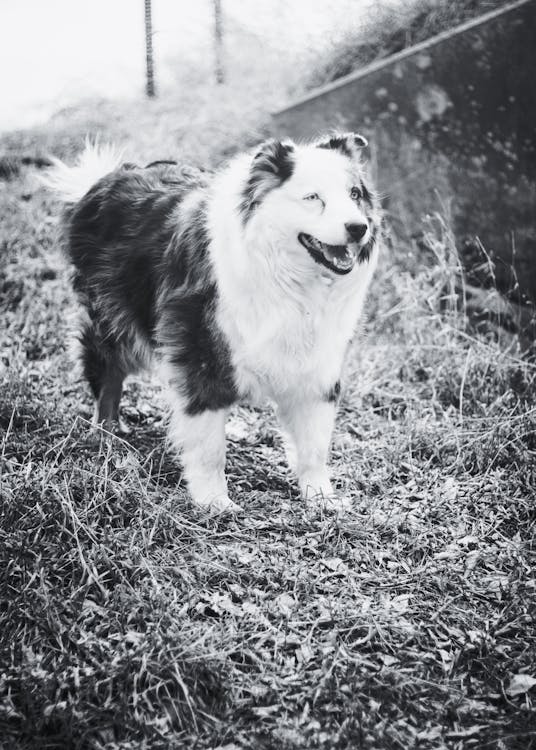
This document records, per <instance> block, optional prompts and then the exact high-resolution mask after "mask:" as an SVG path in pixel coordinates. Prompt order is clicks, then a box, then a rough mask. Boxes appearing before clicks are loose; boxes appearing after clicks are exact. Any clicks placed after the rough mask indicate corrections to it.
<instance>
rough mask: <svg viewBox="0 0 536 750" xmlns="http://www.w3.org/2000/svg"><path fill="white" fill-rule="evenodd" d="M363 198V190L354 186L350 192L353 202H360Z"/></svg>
mask: <svg viewBox="0 0 536 750" xmlns="http://www.w3.org/2000/svg"><path fill="white" fill-rule="evenodd" d="M362 197H363V194H362V193H361V190H360V189H359V188H358V187H355V186H354V187H353V188H352V189H351V190H350V198H351V199H352V200H353V201H360V200H361V198H362Z"/></svg>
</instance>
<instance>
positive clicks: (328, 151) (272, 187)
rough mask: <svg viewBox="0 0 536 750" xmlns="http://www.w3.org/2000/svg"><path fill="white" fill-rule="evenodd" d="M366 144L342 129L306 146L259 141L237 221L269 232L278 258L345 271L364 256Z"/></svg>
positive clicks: (369, 223) (370, 234)
mask: <svg viewBox="0 0 536 750" xmlns="http://www.w3.org/2000/svg"><path fill="white" fill-rule="evenodd" d="M366 145H367V142H366V140H365V139H364V138H363V137H362V136H359V135H355V134H353V133H347V134H344V135H337V136H332V137H328V138H325V139H323V140H321V141H319V142H317V143H316V144H313V145H307V146H298V145H295V144H293V143H291V142H283V143H280V142H278V141H268V142H267V143H265V144H263V145H262V146H261V147H260V149H259V150H258V152H257V153H256V155H255V156H254V159H253V162H252V165H251V170H250V174H249V180H248V184H247V189H246V191H245V193H244V198H245V202H244V204H243V211H244V214H245V221H247V222H249V221H251V222H252V223H253V222H254V225H255V226H254V231H256V232H263V233H265V232H268V233H269V236H270V238H271V240H272V243H273V246H274V247H276V248H279V250H280V251H281V252H284V253H285V256H286V257H285V259H284V260H285V263H287V264H288V263H289V262H290V263H292V264H293V265H294V266H295V267H296V269H297V270H303V271H306V270H310V269H311V268H314V269H315V270H321V271H324V272H325V270H326V269H327V270H328V271H329V272H331V274H334V275H346V274H348V273H350V272H351V271H352V270H353V269H354V267H355V266H356V264H358V263H360V262H364V261H366V260H368V257H369V255H370V252H371V249H372V245H373V243H374V238H375V234H376V228H377V227H376V225H377V222H378V216H379V214H378V207H377V206H376V205H375V203H376V201H375V198H374V197H373V194H372V192H371V190H370V189H369V188H367V186H366V185H365V175H364V173H363V168H362V164H361V159H360V151H361V149H362V148H363V147H365V146H366Z"/></svg>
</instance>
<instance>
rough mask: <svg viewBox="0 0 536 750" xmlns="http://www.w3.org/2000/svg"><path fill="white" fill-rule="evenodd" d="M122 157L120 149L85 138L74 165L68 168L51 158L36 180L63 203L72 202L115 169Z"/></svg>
mask: <svg viewBox="0 0 536 750" xmlns="http://www.w3.org/2000/svg"><path fill="white" fill-rule="evenodd" d="M122 160H123V153H122V151H121V150H120V149H117V148H116V147H115V146H112V145H110V144H99V143H98V142H97V141H95V142H91V141H90V140H89V139H88V138H86V146H85V149H84V150H83V151H82V152H81V153H80V154H79V155H78V159H77V161H76V164H75V165H74V166H72V167H69V166H68V165H67V164H65V163H64V162H62V161H61V160H60V159H56V158H55V157H51V161H52V167H51V168H50V169H48V170H47V171H46V173H45V174H44V175H43V176H42V177H41V178H40V179H41V182H42V183H43V184H44V185H46V186H47V187H48V188H50V189H51V190H54V191H55V192H56V193H57V194H58V195H59V197H60V198H61V200H63V201H64V202H65V203H76V202H77V201H79V200H80V198H82V197H83V196H84V195H85V194H86V193H87V191H88V190H89V189H90V188H91V187H92V186H93V185H94V184H95V183H96V182H97V181H98V180H100V179H101V177H104V176H105V175H107V174H109V172H113V170H114V169H117V167H118V166H119V165H120V164H121V162H122Z"/></svg>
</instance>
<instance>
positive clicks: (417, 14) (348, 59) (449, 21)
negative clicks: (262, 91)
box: [304, 0, 511, 88]
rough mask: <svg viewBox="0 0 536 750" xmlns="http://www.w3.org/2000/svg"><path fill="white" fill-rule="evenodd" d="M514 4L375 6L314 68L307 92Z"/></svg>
mask: <svg viewBox="0 0 536 750" xmlns="http://www.w3.org/2000/svg"><path fill="white" fill-rule="evenodd" d="M509 2H511V0H450V1H449V2H448V3H447V2H444V0H409V1H408V0H405V1H404V2H399V3H398V4H393V3H391V2H389V3H385V4H384V3H382V2H381V0H380V2H376V3H372V4H371V5H370V8H369V12H368V13H367V15H366V16H365V17H364V18H363V20H362V21H361V23H359V25H356V24H350V26H349V28H348V29H347V30H345V31H344V32H343V33H342V35H341V36H340V38H339V39H338V40H337V43H336V44H335V45H334V46H332V48H331V50H330V51H329V53H328V54H327V55H325V56H324V57H322V58H321V59H320V62H317V64H316V65H313V69H312V71H310V72H308V73H307V76H306V78H305V79H304V86H305V88H314V87H316V86H322V85H323V84H325V83H329V82H330V81H334V80H336V79H337V78H340V77H341V76H345V75H347V74H348V73H352V72H353V71H354V70H358V69H359V68H362V67H364V66H365V65H368V64H369V63H372V62H375V61H376V60H381V59H382V58H385V57H388V56H389V55H393V54H395V53H396V52H401V51H402V50H404V49H407V48H408V47H411V46H412V45H414V44H418V43H419V42H423V41H425V40H426V39H430V38H431V37H433V36H435V35H436V34H440V33H441V32H443V31H448V30H449V29H453V28H454V27H456V26H459V25H460V24H462V23H465V22H466V21H469V20H472V19H473V18H477V17H478V16H480V15H483V14H484V13H489V12H490V11H492V10H495V9H497V8H500V7H502V6H505V5H508V4H509Z"/></svg>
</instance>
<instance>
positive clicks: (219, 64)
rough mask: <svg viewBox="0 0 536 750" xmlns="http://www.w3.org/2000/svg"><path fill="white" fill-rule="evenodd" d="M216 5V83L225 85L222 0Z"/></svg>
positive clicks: (217, 1) (214, 0) (214, 3)
mask: <svg viewBox="0 0 536 750" xmlns="http://www.w3.org/2000/svg"><path fill="white" fill-rule="evenodd" d="M213 5H214V63H215V72H216V83H224V80H225V76H224V72H223V23H222V12H221V0H213Z"/></svg>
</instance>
